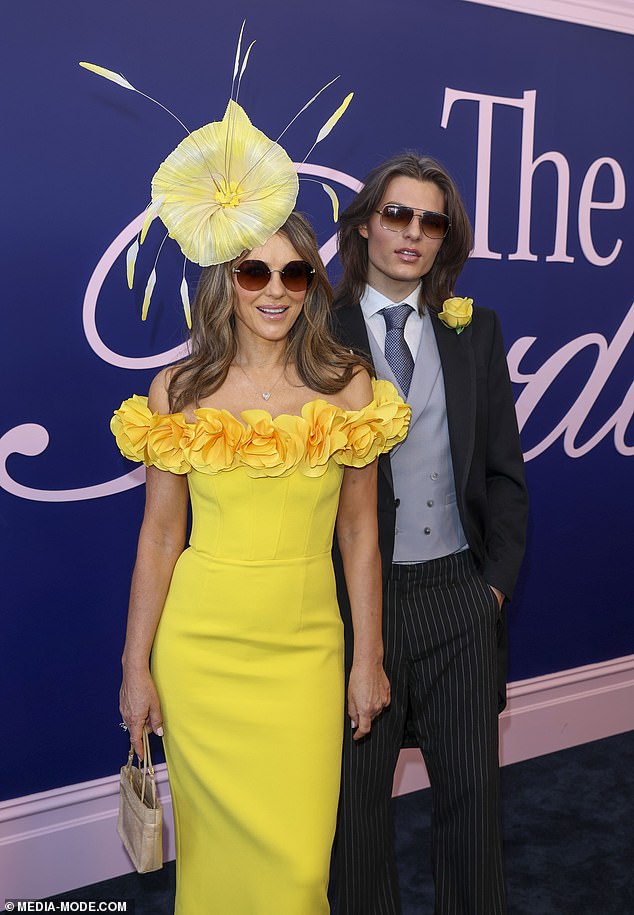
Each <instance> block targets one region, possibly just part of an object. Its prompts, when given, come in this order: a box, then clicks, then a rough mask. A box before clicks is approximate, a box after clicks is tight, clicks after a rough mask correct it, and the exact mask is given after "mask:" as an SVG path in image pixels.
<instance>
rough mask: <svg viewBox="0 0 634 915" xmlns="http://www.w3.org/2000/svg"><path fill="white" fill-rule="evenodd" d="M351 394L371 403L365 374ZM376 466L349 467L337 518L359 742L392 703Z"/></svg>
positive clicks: (351, 702) (359, 402) (351, 707)
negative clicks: (385, 657)
mask: <svg viewBox="0 0 634 915" xmlns="http://www.w3.org/2000/svg"><path fill="white" fill-rule="evenodd" d="M349 389H350V390H349ZM346 394H347V395H348V396H349V397H350V400H351V402H352V403H353V405H354V407H353V408H357V409H358V408H360V407H362V406H365V405H367V404H368V403H369V402H370V401H371V400H372V386H371V383H370V379H369V376H368V375H367V373H366V372H365V371H364V372H360V373H358V374H357V375H356V376H355V378H354V379H353V380H352V382H351V383H350V385H349V386H348V389H346ZM377 466H378V461H376V460H375V461H373V462H372V463H371V464H369V465H368V466H367V467H362V468H356V467H346V470H345V472H344V478H343V484H342V487H341V495H340V498H339V511H338V514H337V541H338V543H339V550H340V552H341V557H342V559H343V568H344V574H345V578H346V587H347V590H348V596H349V598H350V607H351V611H352V625H353V628H354V656H353V661H352V669H351V671H350V680H349V684H348V715H349V717H350V719H351V721H352V726H353V727H355V728H356V733H355V735H354V739H355V740H358V739H359V738H361V737H364V736H365V735H366V734H367V733H368V732H369V731H370V727H371V724H372V719H373V718H375V717H376V716H377V715H379V714H380V713H381V712H382V711H383V709H384V708H385V707H386V706H387V705H389V702H390V685H389V683H388V679H387V677H386V675H385V672H384V670H383V635H382V624H381V606H382V582H381V556H380V554H379V546H378V524H377V507H376V498H377V497H376V488H377Z"/></svg>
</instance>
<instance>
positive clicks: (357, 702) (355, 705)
mask: <svg viewBox="0 0 634 915" xmlns="http://www.w3.org/2000/svg"><path fill="white" fill-rule="evenodd" d="M389 704H390V683H389V680H388V678H387V676H386V675H385V671H384V670H383V665H382V664H381V663H380V662H373V663H368V662H353V664H352V670H351V671H350V681H349V683H348V716H349V717H350V720H351V722H352V727H353V728H356V730H355V733H354V737H353V739H354V740H360V739H361V738H362V737H365V735H366V734H369V733H370V728H371V726H372V720H373V719H374V718H376V717H377V716H378V715H380V714H381V712H382V711H383V709H385V708H387V706H388V705H389Z"/></svg>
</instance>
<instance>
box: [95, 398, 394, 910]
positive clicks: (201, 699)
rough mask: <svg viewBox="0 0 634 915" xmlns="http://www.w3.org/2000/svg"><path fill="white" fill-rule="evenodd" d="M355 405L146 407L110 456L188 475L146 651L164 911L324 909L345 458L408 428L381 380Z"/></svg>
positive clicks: (135, 411)
mask: <svg viewBox="0 0 634 915" xmlns="http://www.w3.org/2000/svg"><path fill="white" fill-rule="evenodd" d="M373 385H374V399H373V400H372V402H371V403H370V404H368V406H367V407H365V408H364V409H362V410H358V411H346V410H343V409H341V408H340V407H335V406H333V405H332V404H329V403H327V402H326V401H324V400H314V401H311V402H310V403H308V404H306V405H305V406H304V408H303V409H302V414H301V416H291V415H282V416H278V417H276V418H275V419H272V418H271V415H270V414H269V413H267V412H266V411H265V410H248V411H245V412H243V413H242V414H241V421H240V420H238V419H236V418H235V417H234V416H232V415H231V414H230V413H228V412H227V411H224V410H216V409H199V410H196V412H195V415H196V420H197V421H196V422H195V423H188V422H186V421H185V418H184V416H183V415H182V414H170V415H160V414H152V413H151V412H150V410H149V409H148V407H147V399H146V398H143V397H137V396H135V397H133V398H131V399H130V400H127V401H125V402H124V403H123V404H122V406H121V409H119V410H117V411H116V413H115V415H114V417H113V420H112V423H111V428H112V431H113V433H114V435H115V436H116V440H117V444H118V445H119V448H120V449H121V452H122V453H123V454H124V455H125V456H126V457H128V458H130V459H132V460H136V461H143V462H144V463H145V464H146V465H153V466H155V467H158V468H159V469H161V470H165V471H170V472H171V473H179V474H187V478H188V483H189V492H190V498H191V503H192V519H193V521H192V531H191V538H190V543H189V546H188V548H187V549H186V550H185V551H184V552H183V553H182V555H181V556H180V558H179V560H178V562H177V564H176V567H175V569H174V573H173V575H172V580H171V584H170V587H169V593H168V595H167V599H166V602H165V607H164V609H163V613H162V615H161V619H160V623H159V627H158V630H157V633H156V637H155V640H154V646H153V650H152V672H153V676H154V679H155V682H156V685H157V688H158V691H159V695H160V698H161V706H162V711H163V717H164V728H165V740H164V742H165V753H166V757H167V764H168V771H169V778H170V786H171V791H172V799H173V805H174V820H175V827H176V847H177V865H176V875H177V876H176V879H177V891H176V910H175V911H176V913H177V915H207V913H209V915H211V913H213V915H322V913H327V912H328V911H329V908H328V902H327V898H326V890H327V884H328V871H329V860H330V849H331V844H332V840H333V835H334V830H335V819H336V811H337V800H338V795H339V769H340V757H341V744H342V733H343V709H344V701H343V688H344V686H343V637H342V623H341V619H340V615H339V610H338V607H337V600H336V593H335V583H334V576H333V570H332V563H331V546H332V538H333V530H334V524H335V517H336V514H337V505H338V498H339V490H340V487H341V481H342V477H343V472H344V468H345V467H346V466H351V467H362V466H364V465H366V464H368V463H370V462H371V461H372V460H374V458H375V457H376V456H377V455H378V454H379V453H380V452H382V451H388V450H389V449H390V448H392V447H393V446H394V445H395V444H397V443H398V442H400V441H402V439H403V438H404V437H405V435H406V433H407V426H408V422H409V407H407V406H406V405H405V404H404V403H403V401H402V400H401V398H400V397H399V396H398V394H397V392H396V389H395V388H394V387H393V386H392V385H391V384H390V383H389V382H386V381H379V382H373Z"/></svg>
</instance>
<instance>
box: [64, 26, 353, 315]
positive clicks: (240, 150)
mask: <svg viewBox="0 0 634 915" xmlns="http://www.w3.org/2000/svg"><path fill="white" fill-rule="evenodd" d="M244 26H245V23H244V22H243V23H242V28H241V30H240V36H239V39H238V46H237V49H236V56H235V62H234V68H233V79H232V84H231V97H230V99H229V103H228V105H227V109H226V111H225V114H224V117H223V119H222V120H221V121H214V122H213V123H211V124H206V125H205V126H203V127H200V128H199V129H198V130H194V131H190V130H188V129H187V127H185V125H184V124H183V122H182V121H181V120H180V119H179V118H178V117H176V115H175V114H174V113H173V112H172V111H170V110H169V109H168V108H165V106H164V105H162V104H161V103H160V102H158V101H157V100H156V99H153V98H152V97H151V96H149V95H146V94H145V93H144V92H141V91H140V90H139V89H136V88H135V87H134V86H133V85H132V84H131V83H129V82H128V80H127V79H126V78H125V77H124V76H121V74H119V73H115V72H114V71H112V70H106V69H105V68H104V67H99V66H97V65H96V64H91V63H86V62H85V61H83V62H81V63H80V66H81V67H84V68H85V69H86V70H90V71H92V72H93V73H96V74H97V75H98V76H102V77H104V78H105V79H108V80H111V81H112V82H114V83H117V85H119V86H121V87H122V88H124V89H130V90H132V91H133V92H137V93H138V94H139V95H142V96H143V97H144V98H147V99H148V100H149V101H151V102H154V103H155V104H156V105H159V107H161V108H163V109H164V110H165V111H167V113H168V114H170V115H171V116H172V117H173V118H175V119H176V120H177V121H178V123H179V124H180V125H181V127H182V128H183V129H184V130H185V132H186V134H187V136H186V137H185V139H184V140H182V141H181V143H179V145H178V146H177V147H176V149H174V150H173V151H172V152H171V153H170V154H169V156H167V158H166V159H165V160H164V162H163V163H162V164H161V165H160V167H159V169H158V171H157V172H156V174H155V175H154V177H153V178H152V202H151V204H150V205H149V206H148V209H147V211H146V216H145V220H144V224H143V228H142V229H141V232H140V233H139V235H138V236H137V238H135V240H134V241H133V243H132V244H131V245H130V247H129V248H128V251H127V255H126V268H127V278H128V286H129V287H130V289H132V285H133V283H134V269H135V265H136V258H137V254H138V252H139V246H140V245H142V244H143V242H144V241H145V237H146V235H147V232H148V229H149V227H150V224H151V223H152V220H153V219H154V217H155V216H158V217H160V219H161V220H162V222H163V223H164V225H165V227H166V228H167V235H165V237H164V238H163V241H162V242H161V245H160V247H159V250H158V253H157V255H156V260H155V261H154V267H153V269H152V271H151V273H150V276H149V278H148V280H147V283H146V288H145V295H144V298H143V306H142V309H141V318H142V320H145V318H146V317H147V313H148V309H149V305H150V299H151V296H152V292H153V290H154V286H155V283H156V265H157V262H158V257H159V254H160V252H161V249H162V247H163V244H164V243H165V240H166V239H167V238H168V237H170V238H173V239H174V240H175V241H176V242H177V243H178V244H179V246H180V248H181V251H182V252H183V254H184V256H185V261H184V264H183V280H182V283H181V299H182V302H183V308H184V311H185V317H186V319H187V324H188V326H189V327H190V328H191V313H190V304H189V291H188V288H187V280H186V278H185V266H186V263H187V261H188V260H189V261H192V263H195V264H199V265H200V266H201V267H208V266H210V265H212V264H222V263H225V262H226V261H230V260H233V259H234V258H235V257H238V256H239V255H240V254H241V253H242V252H243V251H245V250H248V249H250V248H255V247H257V246H258V245H262V244H264V242H265V241H266V240H267V239H268V238H270V237H271V235H273V234H274V233H275V232H277V230H278V229H279V228H280V227H281V226H282V225H283V224H284V223H285V222H286V220H287V218H288V216H289V215H290V213H291V212H292V210H293V207H294V206H295V201H296V199H297V193H298V189H299V181H298V175H297V171H296V169H295V166H294V165H293V163H292V161H291V159H290V158H289V156H288V155H287V153H286V152H285V150H284V149H283V148H282V147H281V146H280V145H279V140H280V139H281V137H282V136H283V135H284V133H286V131H287V130H288V128H289V127H290V126H291V124H293V123H294V121H295V120H296V119H297V118H298V117H299V115H300V114H302V113H303V112H304V111H305V110H306V109H307V108H308V106H309V105H311V104H312V103H313V102H314V101H315V99H316V98H317V97H318V96H319V95H321V93H322V92H323V91H324V90H325V89H327V88H328V87H329V86H331V85H332V83H334V82H335V79H338V77H335V79H333V80H331V81H330V82H329V83H327V84H326V85H325V86H322V88H321V89H320V90H319V92H317V93H316V94H315V95H314V96H313V97H312V98H311V99H310V100H309V101H308V102H307V103H306V104H305V105H304V106H303V108H301V110H300V111H299V112H298V113H297V114H296V115H295V117H294V118H293V119H292V120H291V121H290V123H289V124H287V126H286V127H285V128H284V130H283V131H282V133H281V134H280V135H279V137H278V138H277V140H270V139H269V138H268V137H267V136H265V134H263V133H262V132H261V131H260V130H258V129H257V128H256V127H254V126H253V124H251V121H250V120H249V118H248V117H247V114H246V112H245V111H244V109H243V108H242V107H241V106H240V105H239V104H238V101H237V99H238V94H239V90H240V83H241V80H242V76H243V75H244V71H245V69H246V66H247V62H248V59H249V55H250V53H251V49H252V47H253V45H254V44H255V42H254V41H253V42H251V44H250V45H249V47H248V49H247V51H246V53H245V55H244V58H242V57H241V48H242V36H243V33H244ZM353 94H354V93H352V92H351V93H350V94H349V95H347V96H346V97H345V99H344V100H343V102H342V103H341V105H340V106H339V107H338V108H337V110H336V111H335V112H334V114H333V115H331V117H330V118H329V119H328V120H327V121H326V123H325V124H324V125H323V127H322V128H321V130H320V131H319V133H318V134H317V138H316V140H315V142H314V143H313V145H312V146H311V148H310V150H309V151H308V153H307V155H306V156H305V157H304V160H303V161H306V159H307V158H308V156H309V155H310V153H311V152H312V151H313V149H314V148H315V146H316V145H317V143H320V142H321V140H323V139H324V138H325V137H326V136H327V135H328V134H329V133H330V131H331V130H332V128H333V127H334V126H335V124H336V123H337V121H338V120H339V119H340V118H341V116H342V115H343V113H344V112H345V110H346V108H347V107H348V105H349V104H350V101H351V100H352V96H353ZM234 95H235V98H234ZM304 180H311V179H309V178H308V179H304ZM318 183H319V184H322V187H323V189H324V191H325V192H326V193H327V194H328V196H329V198H330V200H331V202H332V207H333V218H334V220H335V221H336V220H337V218H338V212H339V203H338V200H337V196H336V194H335V192H334V190H333V189H332V188H331V187H329V186H328V185H327V184H323V183H322V182H318Z"/></svg>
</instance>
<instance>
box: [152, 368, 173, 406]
mask: <svg viewBox="0 0 634 915" xmlns="http://www.w3.org/2000/svg"><path fill="white" fill-rule="evenodd" d="M173 371H174V366H171V365H170V366H167V368H164V369H161V371H160V372H159V373H158V375H156V376H155V377H154V379H153V381H152V384H151V385H150V390H149V393H148V407H149V408H150V410H152V412H153V413H169V412H170V400H169V394H168V388H169V383H170V379H171V377H172V372H173Z"/></svg>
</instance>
